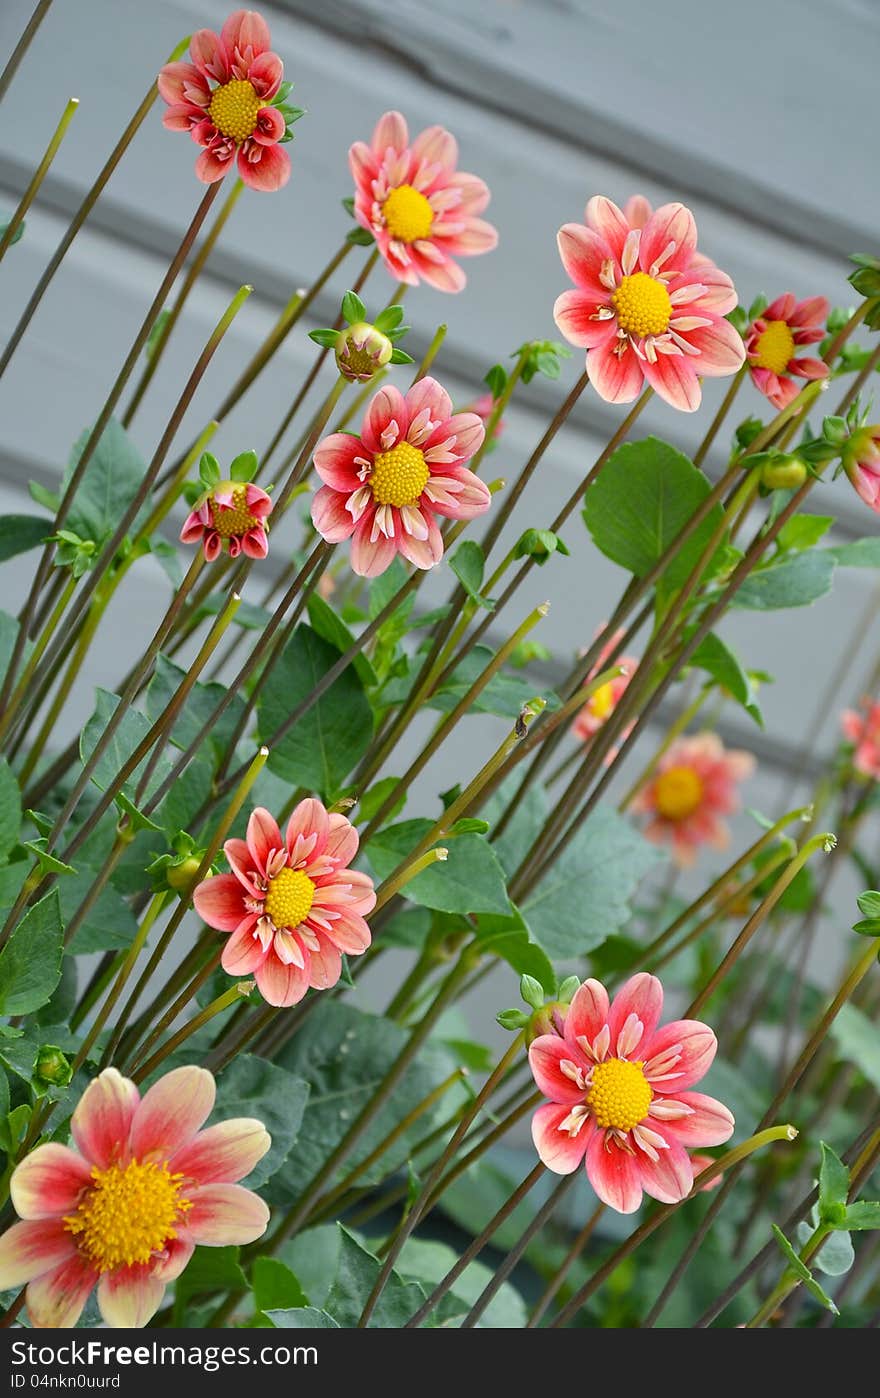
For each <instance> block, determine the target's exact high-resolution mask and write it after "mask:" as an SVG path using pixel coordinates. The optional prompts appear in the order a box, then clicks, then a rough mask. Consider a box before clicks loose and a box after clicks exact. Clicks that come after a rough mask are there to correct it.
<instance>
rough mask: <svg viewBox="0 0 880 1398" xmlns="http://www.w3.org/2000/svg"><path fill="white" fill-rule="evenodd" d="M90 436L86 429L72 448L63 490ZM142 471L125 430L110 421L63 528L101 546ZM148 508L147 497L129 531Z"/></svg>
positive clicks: (135, 449)
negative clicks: (65, 526) (65, 527)
mask: <svg viewBox="0 0 880 1398" xmlns="http://www.w3.org/2000/svg"><path fill="white" fill-rule="evenodd" d="M90 435H91V434H90V430H89V429H87V430H86V431H85V432H84V433H83V434H82V436H81V437H80V439H79V441H78V442H77V443H76V445H75V446H74V448H73V452H72V454H71V459H70V464H69V465H68V467H67V469H66V471H65V473H64V480H63V486H64V487H66V486H67V484H68V482H69V481H70V478H71V477H72V475H73V472H74V470H75V468H76V466H77V463H78V462H79V459H80V457H81V456H82V454H83V450H84V448H85V445H86V443H87V441H88V440H89V436H90ZM146 470H147V468H146V464H145V462H144V461H143V459H142V457H141V455H140V453H139V452H138V450H137V448H136V447H135V445H134V443H133V442H132V441H131V438H130V437H129V436H128V433H127V432H126V430H125V428H124V427H123V426H122V425H121V424H120V423H119V422H117V421H116V419H115V418H111V419H110V421H109V422H108V424H107V426H106V427H105V429H104V431H103V433H102V434H101V440H100V441H99V442H98V445H97V447H96V448H95V451H94V453H93V455H92V457H91V460H90V461H89V464H88V466H87V467H86V469H85V474H84V475H83V478H82V480H81V481H80V483H79V486H78V488H77V491H76V495H75V497H74V500H73V505H72V507H71V510H70V514H69V515H68V518H67V528H68V529H72V530H73V531H74V532H75V533H76V534H79V535H80V537H81V538H83V539H93V540H94V541H95V543H96V544H102V543H103V542H104V540H105V539H107V538H109V536H110V535H111V534H112V533H113V531H114V530H115V529H116V528H117V526H118V524H119V521H120V519H121V518H122V516H123V514H124V513H125V511H126V510H127V509H128V507H129V505H130V504H131V502H132V500H133V499H134V497H135V495H136V494H137V492H138V489H139V487H140V484H141V481H142V480H143V478H144V476H145V474H146ZM149 508H150V501H149V498H148V499H147V500H146V501H145V502H144V506H143V508H142V509H141V510H140V512H139V515H138V520H135V522H134V524H133V526H132V532H134V531H135V529H136V527H137V523H138V521H139V520H140V519H142V518H145V517H146V514H147V512H148V511H149Z"/></svg>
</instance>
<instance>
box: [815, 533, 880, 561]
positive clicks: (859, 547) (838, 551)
mask: <svg viewBox="0 0 880 1398" xmlns="http://www.w3.org/2000/svg"><path fill="white" fill-rule="evenodd" d="M825 552H826V553H828V554H829V555H830V556H831V558H833V559H834V561H835V563H837V564H838V566H839V567H841V568H880V535H877V534H872V535H871V536H870V537H869V538H867V539H853V541H852V543H850V544H838V545H837V546H836V547H835V548H830V549H826V550H825Z"/></svg>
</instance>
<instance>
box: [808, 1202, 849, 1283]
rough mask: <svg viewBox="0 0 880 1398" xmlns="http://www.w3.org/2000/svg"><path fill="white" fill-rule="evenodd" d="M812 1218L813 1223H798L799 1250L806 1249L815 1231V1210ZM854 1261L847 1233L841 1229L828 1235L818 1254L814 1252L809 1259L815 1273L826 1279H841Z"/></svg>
mask: <svg viewBox="0 0 880 1398" xmlns="http://www.w3.org/2000/svg"><path fill="white" fill-rule="evenodd" d="M813 1217H814V1222H813V1223H799V1224H798V1226H797V1230H796V1237H797V1241H798V1244H799V1245H800V1247H801V1248H804V1247H806V1245H807V1243H808V1242H809V1241H810V1239H811V1238H812V1236H813V1233H814V1231H815V1226H816V1225H815V1210H813ZM855 1260H856V1255H855V1252H854V1250H853V1245H852V1240H851V1238H850V1236H849V1233H847V1232H845V1231H844V1230H842V1229H836V1230H835V1232H833V1233H829V1234H828V1236H827V1238H826V1239H825V1241H824V1242H823V1243H822V1245H821V1247H820V1248H819V1250H818V1252H814V1253H813V1256H812V1258H811V1259H810V1261H811V1265H812V1266H813V1267H815V1268H816V1269H817V1271H819V1272H824V1273H825V1275H826V1277H842V1276H843V1275H844V1274H845V1273H846V1272H848V1271H849V1269H850V1267H851V1266H852V1265H853V1263H854V1262H855Z"/></svg>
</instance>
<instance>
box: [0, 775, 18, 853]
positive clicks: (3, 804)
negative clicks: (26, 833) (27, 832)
mask: <svg viewBox="0 0 880 1398" xmlns="http://www.w3.org/2000/svg"><path fill="white" fill-rule="evenodd" d="M20 832H21V792H20V791H19V789H18V781H17V780H16V778H15V776H14V774H13V771H12V768H11V767H10V766H9V763H8V762H7V761H6V758H5V757H0V860H4V859H5V858H6V857H7V855H8V854H9V851H10V850H11V849H12V846H13V845H14V844H16V843H17V842H18V837H19V834H20Z"/></svg>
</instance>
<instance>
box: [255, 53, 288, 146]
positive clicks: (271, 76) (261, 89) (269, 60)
mask: <svg viewBox="0 0 880 1398" xmlns="http://www.w3.org/2000/svg"><path fill="white" fill-rule="evenodd" d="M283 77H284V64H283V63H282V62H281V59H280V58H279V57H278V54H277V53H271V52H270V53H261V54H259V55H258V56H257V58H255V59H254V61H253V63H252V64H251V65H250V67H249V68H248V75H247V80H248V82H249V83H250V85H251V87H252V88H253V89H254V91H255V92H256V94H257V96H258V97H261V98H262V99H263V101H264V102H271V101H272V98H273V97H274V96H275V93H276V92H277V91H278V89H279V87H280V86H281V79H282V78H283ZM282 121H283V118H282ZM281 135H282V136H283V135H284V130H283V128H282V131H281Z"/></svg>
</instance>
